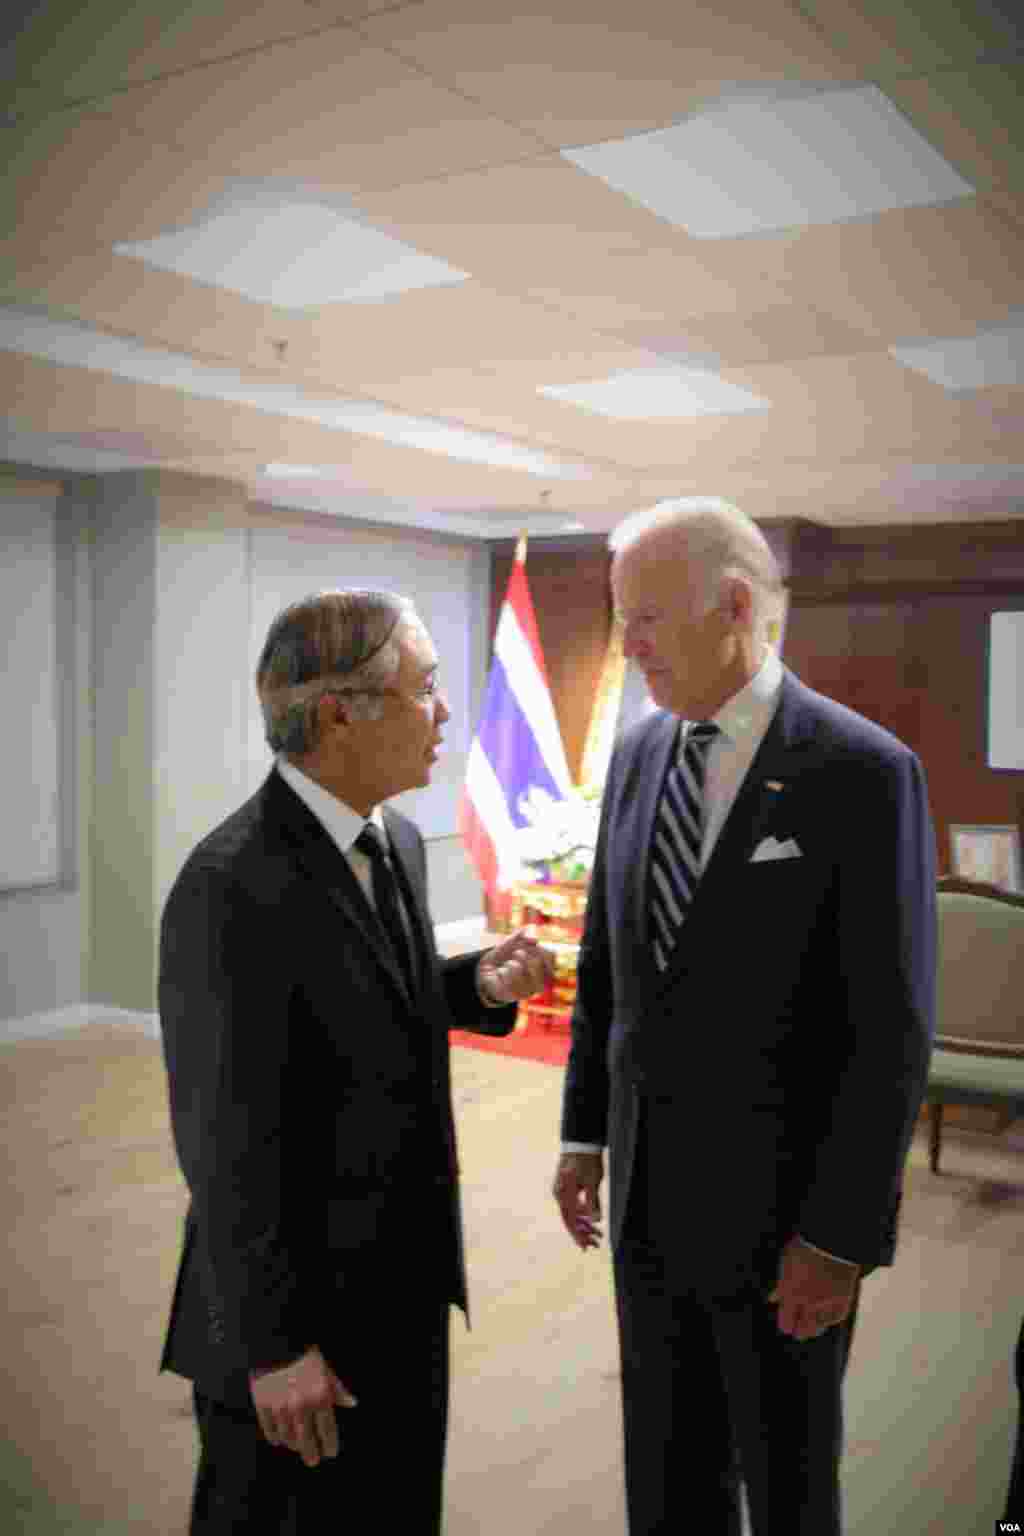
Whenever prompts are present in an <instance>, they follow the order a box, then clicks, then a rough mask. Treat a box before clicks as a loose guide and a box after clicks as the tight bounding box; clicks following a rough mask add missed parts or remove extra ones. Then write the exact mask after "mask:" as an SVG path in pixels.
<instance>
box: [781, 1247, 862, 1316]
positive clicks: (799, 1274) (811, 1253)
mask: <svg viewBox="0 0 1024 1536" xmlns="http://www.w3.org/2000/svg"><path fill="white" fill-rule="evenodd" d="M859 1274H860V1269H859V1267H858V1266H857V1265H856V1264H844V1263H843V1262H842V1260H841V1259H833V1258H830V1257H829V1256H828V1254H826V1253H819V1252H818V1250H817V1249H816V1248H811V1247H809V1246H808V1244H807V1243H805V1242H803V1241H802V1240H801V1239H800V1238H799V1237H791V1238H790V1240H789V1242H788V1243H787V1244H786V1246H785V1247H784V1248H783V1250H782V1256H781V1258H780V1260H779V1278H778V1282H777V1284H776V1286H775V1289H774V1290H773V1291H772V1293H771V1295H770V1296H769V1297H768V1300H769V1301H775V1302H778V1306H779V1313H778V1319H777V1321H778V1325H779V1332H780V1333H788V1334H789V1335H790V1336H791V1337H792V1338H794V1339H801V1340H802V1339H813V1338H817V1336H818V1334H820V1333H824V1332H825V1331H826V1329H828V1328H834V1327H835V1325H836V1324H837V1323H841V1322H842V1321H843V1320H844V1318H846V1317H847V1316H849V1312H850V1308H851V1307H852V1306H853V1299H854V1296H855V1295H856V1291H857V1278H858V1276H859Z"/></svg>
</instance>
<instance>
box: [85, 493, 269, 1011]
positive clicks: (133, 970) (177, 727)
mask: <svg viewBox="0 0 1024 1536" xmlns="http://www.w3.org/2000/svg"><path fill="white" fill-rule="evenodd" d="M248 650H249V600H248V540H247V513H246V499H245V492H244V489H243V488H242V487H241V486H238V485H235V484H233V483H231V482H228V481H218V480H208V479H199V478H198V477H193V476H189V475H182V474H177V473H170V472H167V471H155V470H145V471H142V472H138V473H135V472H129V473H119V474H112V475H105V476H102V477H101V478H100V479H98V480H97V482H96V496H95V500H94V516H93V687H94V694H93V700H94V707H93V740H94V748H93V753H94V764H93V807H92V827H91V838H90V850H91V859H90V864H91V874H92V878H91V898H92V899H91V902H90V904H89V905H90V906H91V918H92V922H91V943H90V952H89V974H88V988H87V996H88V998H89V1000H90V1001H92V1002H97V1003H108V1004H112V1005H114V1006H117V1007H122V1008H131V1009H139V1010H142V1011H145V1012H150V1011H152V1010H153V1009H154V1008H155V1006H156V962H157V941H158V933H159V920H160V911H161V908H162V906H163V902H164V899H165V897H166V894H167V891H168V890H169V888H170V885H171V883H172V881H173V880H174V877H175V875H176V874H177V871H178V869H179V868H180V866H181V863H182V861H183V859H184V857H185V856H186V854H187V853H188V851H189V849H190V848H191V847H192V846H193V845H194V844H195V843H196V842H197V841H198V840H199V838H200V837H202V836H203V835H204V834H205V833H206V832H208V831H209V830H210V829H211V828H212V827H213V826H214V825H216V823H217V822H218V821H220V820H221V819H222V818H223V817H224V816H225V815H227V814H228V813H229V812H230V811H231V810H233V809H234V808H235V807H236V806H237V805H238V804H239V803H240V801H241V799H242V793H243V791H242V783H243V773H242V764H243V747H244V731H245V725H244V721H245V715H244V710H245V687H246V683H247V681H248V672H249V670H250V667H249V656H248Z"/></svg>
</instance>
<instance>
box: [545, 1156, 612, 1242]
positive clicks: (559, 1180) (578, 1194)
mask: <svg viewBox="0 0 1024 1536" xmlns="http://www.w3.org/2000/svg"><path fill="white" fill-rule="evenodd" d="M603 1178H604V1159H603V1157H602V1155H601V1153H600V1152H563V1153H562V1155H561V1157H560V1158H559V1159H558V1167H557V1168H556V1169H555V1182H554V1186H553V1188H552V1191H551V1192H552V1194H553V1195H554V1197H555V1199H556V1200H557V1201H558V1209H559V1210H560V1211H561V1213H562V1220H563V1222H564V1223H565V1230H566V1231H567V1232H568V1234H569V1236H570V1237H571V1238H572V1240H573V1242H574V1243H575V1244H576V1246H577V1247H578V1248H583V1249H587V1248H596V1247H597V1245H598V1243H599V1242H600V1241H601V1228H600V1227H599V1226H598V1222H599V1221H600V1220H601V1196H600V1193H599V1191H600V1188H601V1180H602V1179H603Z"/></svg>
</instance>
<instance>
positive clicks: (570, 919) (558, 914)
mask: <svg viewBox="0 0 1024 1536" xmlns="http://www.w3.org/2000/svg"><path fill="white" fill-rule="evenodd" d="M586 906H587V887H586V885H585V884H584V883H583V882H576V881H573V882H571V883H570V882H567V881H565V882H558V881H551V882H549V883H543V882H541V881H530V882H524V883H523V884H520V885H515V886H513V887H512V903H511V910H510V917H511V922H512V927H513V928H523V927H526V926H530V927H532V928H533V929H534V930H535V932H536V935H537V938H538V939H539V940H540V941H541V943H542V944H543V945H544V947H545V948H546V949H550V950H551V952H552V954H553V955H554V960H555V975H554V979H553V980H552V981H551V982H550V984H549V985H548V986H547V987H546V988H545V989H544V991H543V992H538V993H537V994H536V996H534V997H531V998H530V999H529V1000H528V1001H527V1002H526V1003H523V1004H522V1005H521V1007H520V1027H522V1028H524V1029H527V1030H534V1031H538V1032H546V1033H549V1034H559V1035H567V1034H568V1033H569V1029H570V1021H571V1019H572V1006H573V1002H574V1000H575V997H576V956H577V953H578V950H579V941H580V936H581V935H582V932H583V914H584V912H585V911H586Z"/></svg>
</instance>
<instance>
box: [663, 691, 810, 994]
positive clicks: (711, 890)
mask: <svg viewBox="0 0 1024 1536" xmlns="http://www.w3.org/2000/svg"><path fill="white" fill-rule="evenodd" d="M801 692H802V685H801V684H800V683H799V682H798V681H797V679H796V678H795V677H794V676H793V674H792V673H791V672H788V671H784V672H783V680H782V689H781V692H780V694H779V703H778V708H777V709H776V711H775V714H774V715H773V717H772V720H771V722H770V724H769V726H768V729H767V731H766V732H765V734H764V737H763V739H762V741H761V744H760V746H759V747H758V749H757V751H756V753H755V754H754V758H753V761H752V762H751V764H750V767H749V769H748V770H747V774H746V777H745V778H744V780H743V783H742V784H741V785H740V788H739V792H738V793H737V795H736V799H735V800H734V801H733V804H732V807H731V809H730V811H729V814H728V816H727V817H726V819H725V824H724V825H723V827H722V829H721V832H720V833H719V835H718V840H717V841H716V843H715V846H714V849H713V851H712V854H711V858H710V859H709V860H708V863H707V867H706V868H705V870H704V873H703V874H702V876H701V878H700V881H699V882H698V885H697V889H696V891H695V892H694V897H693V901H692V903H691V905H690V910H689V912H688V914H687V918H686V922H685V923H684V924H683V930H682V933H681V934H680V937H679V943H678V944H677V945H676V947H675V949H674V951H673V953H672V957H671V960H670V961H669V964H668V966H667V967H666V969H665V971H664V972H663V973H662V980H663V981H665V982H668V981H670V980H671V979H672V976H673V974H674V973H675V972H676V970H677V969H679V968H680V967H681V966H682V965H683V964H684V963H685V960H686V957H687V952H688V950H689V948H690V946H691V944H693V943H695V942H699V941H700V926H701V919H702V916H703V914H704V912H705V911H713V910H717V912H718V913H721V912H722V910H723V903H724V904H725V905H726V906H727V905H728V896H729V889H730V885H731V882H732V881H733V880H734V879H735V877H736V870H737V868H739V867H742V866H743V865H744V864H746V863H747V862H748V860H749V859H750V857H751V855H752V854H753V851H754V849H755V848H756V847H757V845H758V843H759V842H760V841H761V839H762V838H764V837H766V836H768V835H769V833H774V834H775V835H776V836H780V835H781V833H782V832H783V831H785V825H784V824H785V821H786V818H787V815H788V814H789V812H788V807H789V805H790V804H791V803H792V797H793V796H795V795H796V794H798V787H797V785H798V780H799V777H800V774H801V773H802V772H804V771H805V770H806V768H807V767H808V765H809V764H810V763H811V762H812V761H813V752H809V751H808V748H809V747H810V746H811V745H812V733H813V723H812V718H811V715H810V714H809V712H808V711H807V710H806V709H805V708H804V706H803V703H802V700H801V697H800V695H801ZM775 786H779V787H778V788H776V787H775ZM716 901H717V902H718V903H719V905H718V907H717V909H716V907H715V903H716ZM651 963H652V965H653V963H654V962H653V951H652V962H651Z"/></svg>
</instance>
